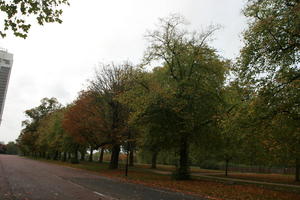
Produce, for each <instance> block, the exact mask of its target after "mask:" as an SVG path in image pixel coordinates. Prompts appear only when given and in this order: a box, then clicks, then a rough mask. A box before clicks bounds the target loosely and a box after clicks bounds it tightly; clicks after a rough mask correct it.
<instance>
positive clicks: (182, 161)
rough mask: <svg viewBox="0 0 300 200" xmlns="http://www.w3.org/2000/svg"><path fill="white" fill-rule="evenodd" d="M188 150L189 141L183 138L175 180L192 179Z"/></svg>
mask: <svg viewBox="0 0 300 200" xmlns="http://www.w3.org/2000/svg"><path fill="white" fill-rule="evenodd" d="M188 149H189V146H188V139H187V137H186V136H182V138H181V144H180V149H179V156H180V157H179V167H178V169H177V172H176V173H175V178H176V179H177V180H188V179H190V171H189V153H188Z"/></svg>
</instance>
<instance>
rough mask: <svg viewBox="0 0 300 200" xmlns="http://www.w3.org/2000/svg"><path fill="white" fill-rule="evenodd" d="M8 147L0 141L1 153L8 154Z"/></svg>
mask: <svg viewBox="0 0 300 200" xmlns="http://www.w3.org/2000/svg"><path fill="white" fill-rule="evenodd" d="M6 151H7V148H6V145H5V144H4V143H2V142H0V154H6Z"/></svg>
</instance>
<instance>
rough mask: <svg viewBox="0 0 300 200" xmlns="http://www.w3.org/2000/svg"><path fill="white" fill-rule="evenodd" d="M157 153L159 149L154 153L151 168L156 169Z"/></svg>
mask: <svg viewBox="0 0 300 200" xmlns="http://www.w3.org/2000/svg"><path fill="white" fill-rule="evenodd" d="M157 155H158V152H157V151H155V152H153V153H152V160H151V168H152V169H156V161H157Z"/></svg>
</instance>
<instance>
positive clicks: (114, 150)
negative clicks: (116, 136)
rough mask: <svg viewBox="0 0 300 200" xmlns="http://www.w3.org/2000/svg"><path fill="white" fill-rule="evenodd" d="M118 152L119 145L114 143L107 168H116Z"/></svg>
mask: <svg viewBox="0 0 300 200" xmlns="http://www.w3.org/2000/svg"><path fill="white" fill-rule="evenodd" d="M119 154H120V145H119V144H115V145H114V146H113V147H112V152H111V157H110V163H109V169H117V168H118V165H119Z"/></svg>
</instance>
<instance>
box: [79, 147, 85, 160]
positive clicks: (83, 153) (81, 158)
mask: <svg viewBox="0 0 300 200" xmlns="http://www.w3.org/2000/svg"><path fill="white" fill-rule="evenodd" d="M84 158H85V150H84V151H81V152H80V160H81V161H84Z"/></svg>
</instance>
